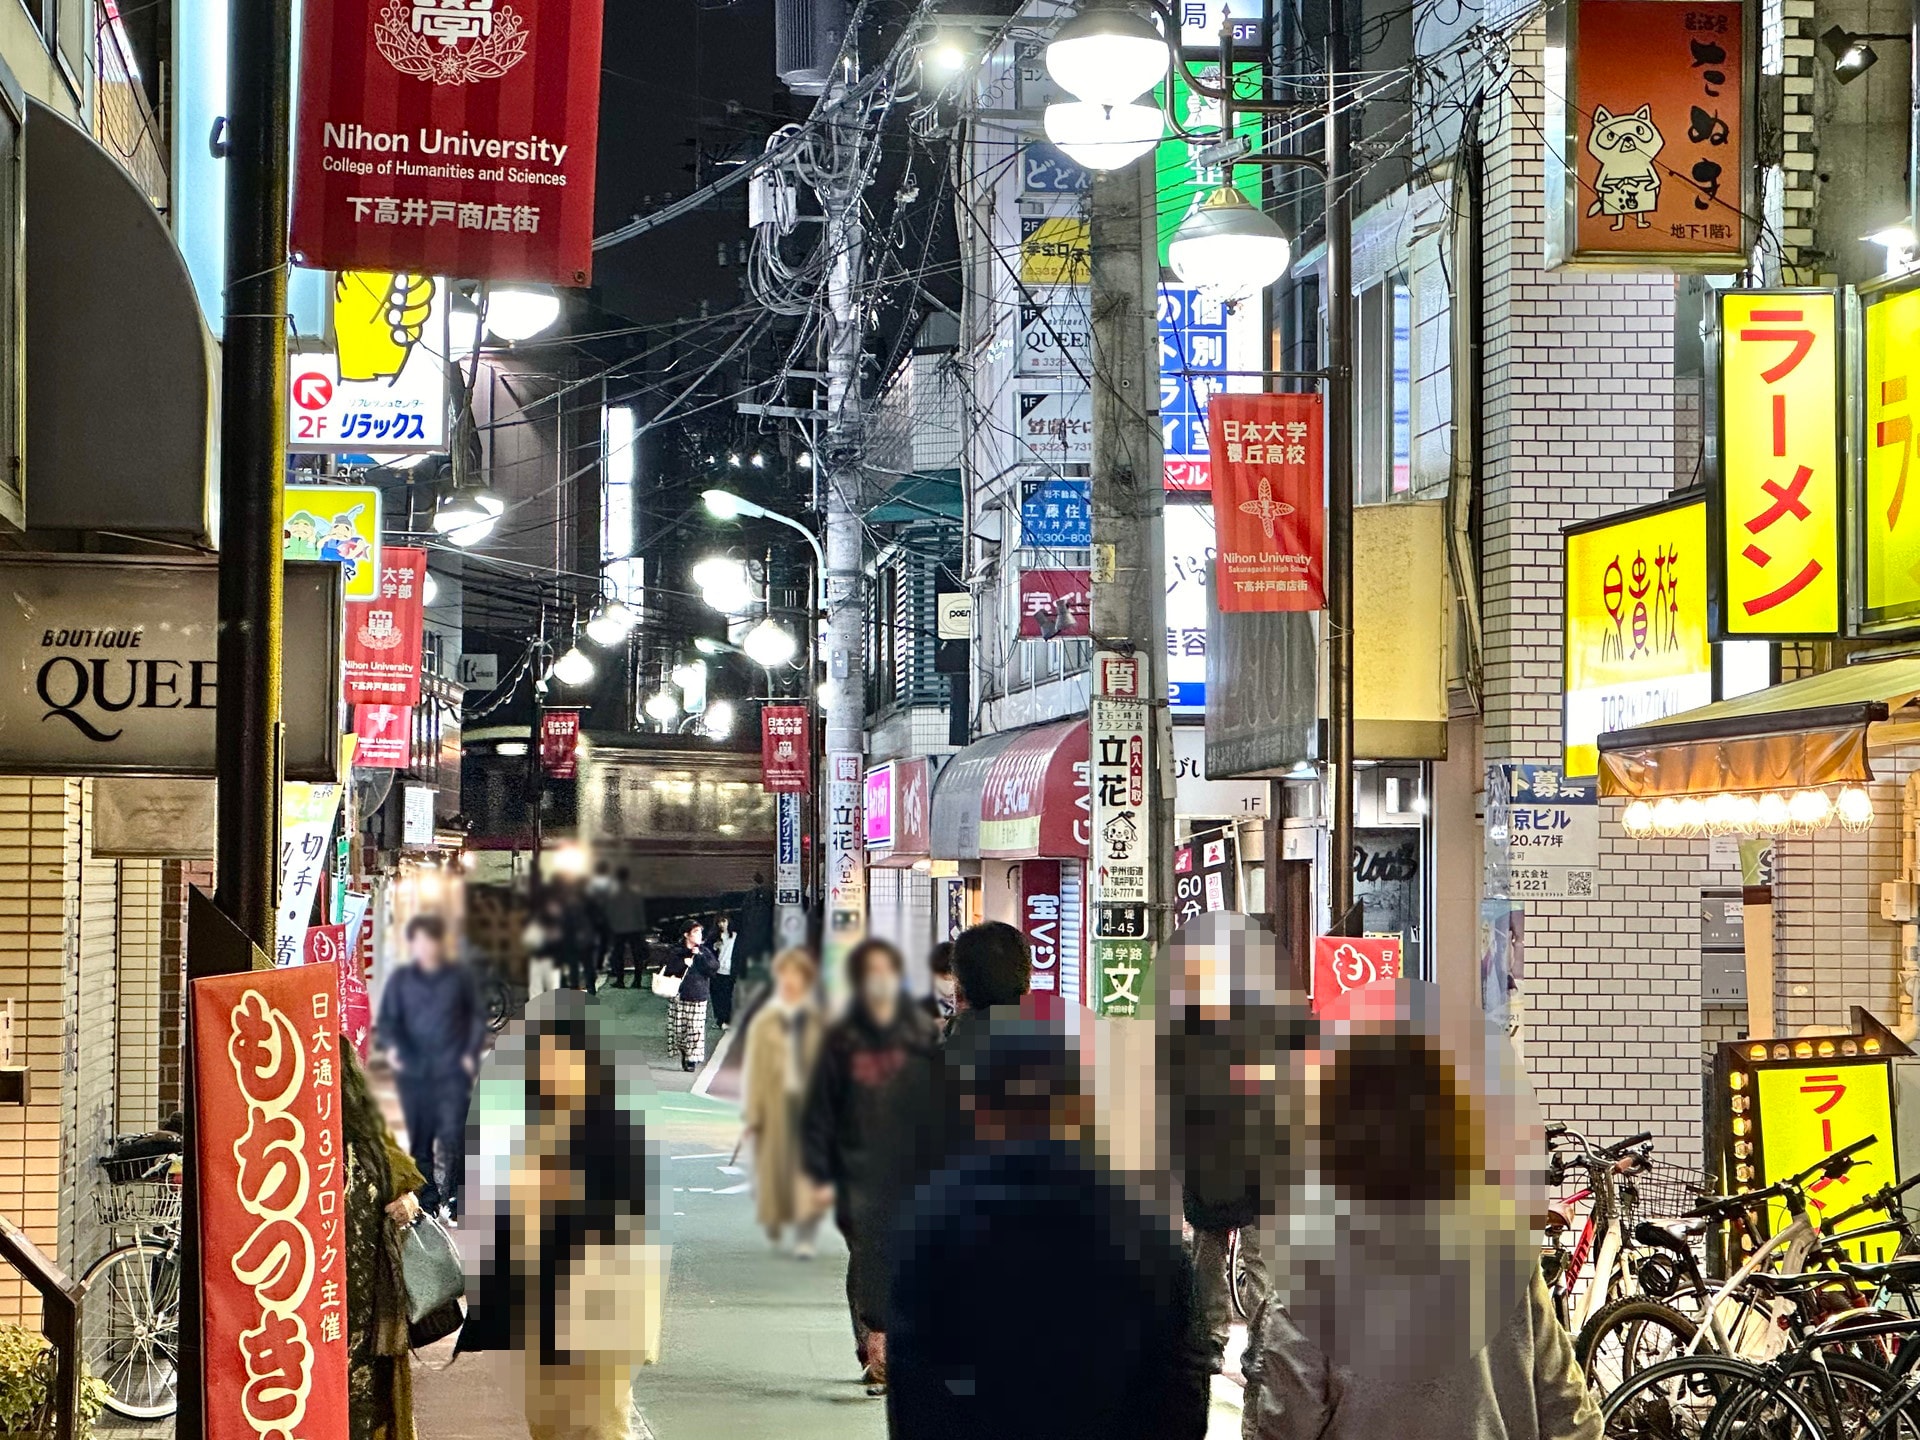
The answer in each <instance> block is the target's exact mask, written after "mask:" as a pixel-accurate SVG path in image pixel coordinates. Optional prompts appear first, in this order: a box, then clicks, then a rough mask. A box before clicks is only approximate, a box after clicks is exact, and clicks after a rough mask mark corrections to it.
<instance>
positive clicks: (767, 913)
mask: <svg viewBox="0 0 1920 1440" xmlns="http://www.w3.org/2000/svg"><path fill="white" fill-rule="evenodd" d="M739 930H740V945H739V955H740V973H741V974H742V975H752V974H753V973H755V972H756V971H757V970H758V969H759V968H760V967H761V966H762V965H764V964H766V963H767V957H768V956H770V955H772V954H773V891H772V890H770V889H768V888H767V877H766V876H765V875H762V874H759V873H758V872H756V873H755V874H754V877H753V888H752V889H750V890H748V891H747V893H746V894H745V895H743V896H741V897H740V920H739Z"/></svg>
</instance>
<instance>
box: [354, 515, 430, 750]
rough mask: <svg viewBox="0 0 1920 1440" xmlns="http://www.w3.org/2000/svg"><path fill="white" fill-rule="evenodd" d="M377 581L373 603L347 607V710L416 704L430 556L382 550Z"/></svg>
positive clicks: (397, 549) (410, 550) (394, 548)
mask: <svg viewBox="0 0 1920 1440" xmlns="http://www.w3.org/2000/svg"><path fill="white" fill-rule="evenodd" d="M379 577H380V578H379V593H378V594H376V595H375V596H374V597H373V598H372V599H369V600H349V601H348V602H347V607H346V616H347V625H346V638H345V642H344V645H343V647H342V648H343V649H344V652H345V655H346V680H345V688H344V696H345V699H346V701H347V703H348V704H349V705H418V704H419V703H420V636H421V631H422V630H423V629H424V628H425V621H426V606H425V601H426V588H427V552H426V551H424V550H416V549H413V548H410V547H407V546H401V545H388V546H384V547H382V549H381V551H380V562H379ZM361 763H363V764H364V763H366V762H365V761H364V760H363V761H362V762H361Z"/></svg>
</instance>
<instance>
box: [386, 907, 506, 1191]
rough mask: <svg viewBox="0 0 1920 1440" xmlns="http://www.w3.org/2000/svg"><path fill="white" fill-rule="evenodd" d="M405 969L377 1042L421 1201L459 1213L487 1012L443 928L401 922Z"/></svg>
mask: <svg viewBox="0 0 1920 1440" xmlns="http://www.w3.org/2000/svg"><path fill="white" fill-rule="evenodd" d="M407 958H408V963H407V964H405V965H403V966H401V967H400V968H399V969H397V970H395V971H394V972H393V974H392V975H390V976H389V977H388V978H387V986H386V990H385V992H384V993H383V994H382V995H381V997H380V1043H381V1044H382V1045H383V1046H384V1047H385V1048H386V1051H387V1055H388V1058H389V1060H390V1062H391V1064H392V1065H393V1070H394V1077H395V1079H396V1080H397V1082H398V1084H399V1089H400V1110H401V1114H402V1116H403V1117H404V1119H405V1122H406V1127H407V1146H408V1148H409V1149H410V1150H411V1151H412V1153H413V1159H414V1163H415V1164H416V1165H418V1166H419V1167H420V1173H421V1174H422V1175H423V1176H425V1177H426V1180H427V1185H426V1187H425V1189H424V1191H423V1195H424V1197H425V1198H424V1199H423V1200H422V1203H423V1204H425V1205H426V1206H427V1207H428V1208H429V1209H433V1210H438V1209H440V1208H442V1207H444V1208H445V1210H446V1212H447V1214H448V1215H449V1216H456V1217H457V1216H458V1214H459V1213H460V1185H461V1182H462V1180H463V1179H464V1178H465V1175H466V1168H467V1159H466V1143H467V1103H468V1100H469V1099H470V1098H471V1096H472V1093H473V1075H474V1070H475V1068H476V1067H477V1066H478V1065H479V1063H480V1050H481V1047H482V1046H483V1045H484V1044H485V1043H486V1038H487V1012H486V1007H485V1006H484V1005H483V1004H482V1003H481V1001H480V993H479V990H478V989H477V988H476V987H475V985H474V981H473V972H472V971H471V970H469V969H468V968H467V967H466V966H465V965H463V964H457V963H452V962H450V961H449V960H448V958H447V927H446V922H445V921H443V920H442V919H441V918H440V917H439V916H438V915H416V916H414V917H413V918H412V919H411V920H409V921H408V922H407Z"/></svg>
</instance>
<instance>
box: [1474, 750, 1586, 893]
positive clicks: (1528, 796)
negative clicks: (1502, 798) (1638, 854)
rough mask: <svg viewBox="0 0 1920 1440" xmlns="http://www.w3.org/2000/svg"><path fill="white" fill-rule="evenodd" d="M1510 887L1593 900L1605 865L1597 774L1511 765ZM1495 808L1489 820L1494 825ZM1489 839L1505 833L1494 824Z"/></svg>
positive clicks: (1507, 840) (1507, 810)
mask: <svg viewBox="0 0 1920 1440" xmlns="http://www.w3.org/2000/svg"><path fill="white" fill-rule="evenodd" d="M1502 768H1503V769H1504V770H1505V772H1506V775H1505V779H1506V792H1507V797H1508V798H1507V803H1506V805H1505V807H1504V812H1503V813H1504V817H1505V826H1506V835H1505V837H1504V838H1505V843H1506V847H1507V866H1508V871H1507V874H1508V889H1507V896H1508V898H1510V899H1514V900H1593V899H1597V898H1599V897H1598V893H1597V891H1596V889H1595V885H1596V881H1597V879H1598V876H1599V869H1600V800H1599V795H1598V786H1597V785H1596V784H1595V781H1594V779H1593V777H1592V776H1587V777H1586V778H1584V779H1580V780H1569V779H1567V778H1566V777H1565V776H1563V775H1562V774H1561V773H1560V772H1559V771H1558V770H1556V769H1554V768H1552V767H1551V766H1546V765H1505V766H1503V767H1502ZM1492 819H1493V813H1492V811H1491V810H1490V811H1489V814H1488V820H1489V822H1490V825H1491V821H1492ZM1488 838H1489V839H1490V840H1493V841H1494V842H1495V843H1499V840H1500V838H1501V837H1499V836H1496V835H1494V834H1493V833H1492V830H1491V828H1490V829H1489V834H1488Z"/></svg>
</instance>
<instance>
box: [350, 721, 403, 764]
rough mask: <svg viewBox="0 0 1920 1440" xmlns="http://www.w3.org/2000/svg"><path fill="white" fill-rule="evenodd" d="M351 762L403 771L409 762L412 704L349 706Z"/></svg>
mask: <svg viewBox="0 0 1920 1440" xmlns="http://www.w3.org/2000/svg"><path fill="white" fill-rule="evenodd" d="M353 735H354V741H355V744H354V747H353V763H354V764H356V765H362V766H365V767H366V768H368V769H371V770H404V769H406V768H407V766H409V765H410V764H412V763H413V707H412V706H411V705H356V706H354V707H353Z"/></svg>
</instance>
